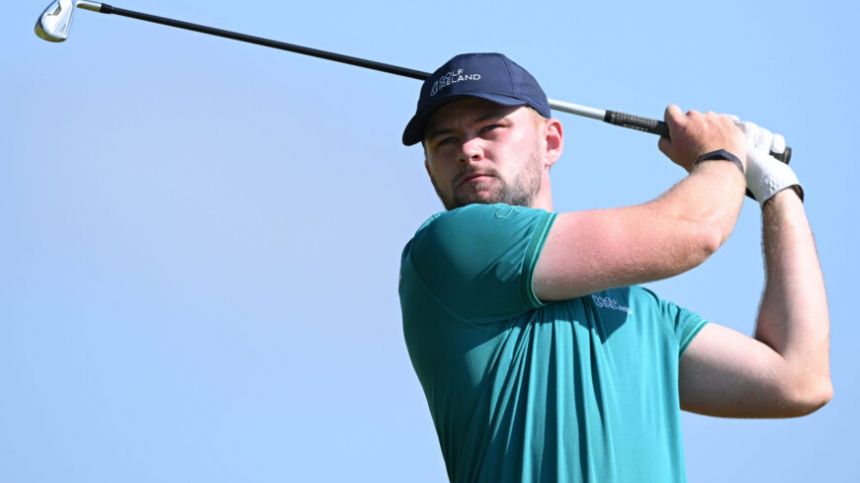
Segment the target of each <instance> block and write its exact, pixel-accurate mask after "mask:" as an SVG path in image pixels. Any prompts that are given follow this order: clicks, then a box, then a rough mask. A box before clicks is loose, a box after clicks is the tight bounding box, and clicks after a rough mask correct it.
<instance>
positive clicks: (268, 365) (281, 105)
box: [0, 0, 860, 483]
mask: <svg viewBox="0 0 860 483" xmlns="http://www.w3.org/2000/svg"><path fill="white" fill-rule="evenodd" d="M46 5H47V1H46V0H45V1H42V0H40V1H38V2H33V1H27V2H12V3H10V4H8V5H6V7H5V9H4V10H5V11H4V14H3V15H2V16H0V27H2V28H0V40H2V44H0V45H2V46H3V47H2V48H0V65H2V66H3V70H2V72H3V74H2V76H0V86H2V89H0V113H2V115H0V268H2V271H0V388H2V393H0V483H42V482H46V483H47V482H57V481H62V482H65V483H72V482H81V483H83V482H86V483H97V482H105V483H107V482H117V481H122V482H126V483H133V482H152V481H158V482H162V483H166V482H189V481H201V482H202V481H206V482H238V481H243V482H244V481H253V482H285V481H326V482H327V481H361V482H402V481H410V482H438V481H444V480H445V470H444V464H443V462H442V458H441V453H440V451H439V447H438V443H437V441H436V435H435V432H434V430H433V427H432V421H431V420H430V414H429V411H428V409H427V407H426V403H425V400H424V395H423V393H422V391H421V387H420V385H419V384H418V381H417V379H416V378H415V375H414V373H413V371H412V367H411V365H410V362H409V358H408V355H407V353H406V348H405V344H404V341H403V334H402V329H401V321H400V308H399V301H398V297H397V280H398V268H399V257H400V252H401V249H402V247H403V245H404V244H405V243H406V241H407V240H408V239H409V238H410V237H411V236H412V234H413V233H414V231H415V230H416V229H417V228H418V226H419V225H420V224H421V223H422V222H423V221H424V220H425V219H426V218H427V217H429V216H430V215H431V214H433V213H434V212H436V211H438V210H440V209H441V204H440V203H439V202H438V200H437V199H436V197H435V193H434V192H433V189H432V187H431V185H430V183H429V182H428V180H427V179H426V174H425V172H424V168H423V166H422V161H423V156H422V152H421V149H420V148H419V147H412V148H406V147H404V146H402V145H401V144H400V136H401V133H402V129H403V127H404V126H405V123H406V122H407V120H408V119H409V117H410V116H411V114H412V112H413V110H414V108H415V101H416V99H417V94H418V89H419V87H420V83H419V82H418V81H415V80H411V79H406V78H400V77H396V76H393V75H388V74H382V73H379V72H373V71H369V70H364V69H359V68H356V67H350V66H345V65H341V64H336V63H332V62H328V61H323V60H318V59H313V58H308V57H303V56H299V55H296V54H291V53H286V52H280V51H276V50H271V49H266V48H263V47H258V46H252V45H248V44H242V43H239V42H233V41H229V40H225V39H219V38H214V37H209V36H205V35H201V34H197V33H191V32H185V31H180V30H176V29H169V28H166V27H161V26H157V25H153V24H147V23H143V22H139V21H134V20H131V19H126V18H122V17H110V16H105V15H100V14H96V13H93V12H86V11H78V12H77V13H76V17H75V22H74V25H73V26H72V30H71V33H70V37H69V40H68V41H66V42H65V43H63V44H59V45H52V44H49V43H47V42H44V41H42V40H40V39H38V38H37V37H36V36H35V35H34V34H33V24H34V22H35V20H36V18H37V16H38V15H39V14H40V13H41V12H42V10H43V9H44V8H45V6H46ZM285 5H286V4H284V3H283V2H272V1H251V2H243V3H236V2H202V1H197V2H192V1H148V2H144V1H142V0H127V1H126V0H124V1H123V3H116V6H118V7H123V8H127V9H131V10H140V11H144V12H148V13H152V14H156V15H162V16H167V17H173V18H178V19H183V20H187V21H191V22H197V23H202V24H207V25H211V26H215V27H221V28H225V29H231V30H236V31H239V32H244V33H249V34H253V35H259V36H263V37H271V38H275V39H279V40H283V41H286V42H292V43H297V44H301V45H306V46H310V47H315V48H319V49H327V50H332V51H336V52H341V53H344V54H349V55H354V56H359V57H367V58H371V59H374V60H378V61H382V62H388V63H392V64H397V65H402V66H406V67H410V68H414V69H418V70H425V71H431V70H433V69H435V68H436V67H437V66H438V65H439V64H441V63H442V62H444V61H445V60H447V59H448V58H450V57H451V56H453V55H455V54H457V53H460V52H470V51H499V52H504V53H506V54H508V55H509V56H510V57H511V58H512V59H514V60H515V61H517V62H518V63H520V64H522V65H523V66H524V67H526V68H527V69H529V70H530V71H531V72H532V74H534V75H535V77H537V78H538V79H539V80H540V81H541V83H542V85H543V87H544V89H545V90H546V92H547V93H548V95H549V96H550V97H552V98H556V99H561V100H566V101H570V102H575V103H580V104H586V105H592V106H595V107H600V108H606V109H617V110H623V111H626V112H630V113H634V114H639V115H644V116H650V117H661V116H662V112H663V109H664V108H665V106H666V105H667V104H669V103H676V104H679V105H680V106H681V107H682V108H683V109H693V108H695V109H699V110H714V111H719V112H729V113H733V114H736V115H738V116H740V117H741V118H743V119H749V120H752V121H754V122H757V123H759V124H761V125H764V126H766V127H768V128H771V129H772V130H774V131H777V132H781V133H782V134H784V135H785V136H786V139H787V140H788V143H789V144H790V145H791V146H792V147H793V148H794V157H793V159H792V166H794V168H795V170H796V172H797V174H798V176H799V177H800V179H801V181H802V182H803V183H804V187H805V191H806V196H807V198H806V206H807V210H808V214H809V217H810V219H811V222H812V225H813V230H814V232H815V234H816V240H817V246H818V250H819V253H820V255H821V261H822V265H823V269H824V274H825V278H826V281H827V285H828V295H829V300H830V309H831V322H832V327H831V334H832V342H831V346H832V351H831V359H832V361H831V363H832V375H833V383H834V387H835V397H834V399H833V401H832V402H831V403H830V404H829V405H828V406H826V407H825V408H823V409H821V410H820V411H819V412H817V413H815V414H813V415H812V416H809V417H805V418H800V419H794V420H772V421H748V420H725V419H716V418H708V417H701V416H696V415H690V414H685V415H684V418H683V425H684V438H685V451H686V459H687V474H688V478H689V480H690V481H691V482H725V481H732V482H734V483H746V482H763V481H780V482H806V481H830V482H851V481H860V469H858V466H857V465H856V463H855V461H854V460H855V459H856V454H857V447H858V443H857V433H858V430H860V416H858V411H857V409H856V408H857V400H858V397H860V384H858V377H857V374H856V372H857V368H858V365H860V351H857V350H856V348H855V345H856V341H857V340H858V339H860V329H858V324H857V323H856V319H857V317H856V315H855V312H856V309H852V308H851V307H852V305H851V304H852V302H851V299H852V298H853V297H854V296H853V295H852V292H853V289H854V288H855V287H856V281H855V279H853V278H851V277H852V275H853V273H854V272H855V271H857V268H858V264H857V256H856V247H857V246H858V244H860V230H858V227H857V219H858V214H857V202H856V200H855V199H854V194H853V190H852V187H853V186H855V185H856V184H857V182H858V181H860V179H858V168H857V163H856V161H855V160H854V158H855V157H856V155H855V154H854V152H855V148H854V146H853V141H854V140H855V139H856V138H857V132H858V130H857V122H856V117H855V116H856V113H857V112H858V111H860V109H858V108H860V103H858V96H857V90H856V86H857V85H860V76H858V64H857V61H856V58H857V54H856V49H857V46H858V45H860V35H858V34H857V33H856V29H855V25H854V24H855V19H856V18H857V15H858V7H857V6H856V4H854V3H852V2H848V1H847V0H842V1H835V2H826V3H824V2H814V3H813V2H804V3H793V2H788V3H786V2H777V1H762V2H755V3H754V4H749V3H747V2H743V1H741V0H727V1H724V2H711V3H707V4H705V5H701V4H699V3H694V2H681V1H669V2H651V3H643V2H603V3H601V2H559V1H555V0H551V1H547V2H540V3H539V4H536V5H540V7H539V8H537V7H534V6H533V7H525V6H524V5H525V4H524V3H520V2H510V1H499V2H470V3H464V4H456V7H453V6H451V5H447V4H440V3H438V2H433V3H425V4H418V3H415V4H413V3H409V2H396V1H383V2H344V3H342V4H341V3H335V4H332V3H330V2H298V3H297V4H294V3H292V2H291V3H290V5H289V7H287V6H285ZM558 117H559V118H560V119H561V120H562V122H563V123H564V125H565V129H566V151H565V155H564V157H563V159H562V160H561V161H560V162H559V163H558V165H557V166H556V167H555V168H553V183H554V184H553V187H554V190H553V191H554V195H555V207H556V209H557V210H561V211H566V210H578V209H586V208H595V207H610V206H621V205H627V204H633V203H640V202H644V201H646V200H649V199H652V198H654V197H656V196H658V195H659V194H660V193H661V192H663V191H664V190H666V189H667V188H668V187H670V186H671V185H672V184H673V183H675V182H677V181H678V180H680V179H681V177H682V175H683V172H682V170H681V169H680V168H678V167H677V166H675V165H673V164H672V163H671V162H669V161H668V160H667V159H665V158H664V157H663V156H662V155H661V154H660V153H659V151H658V150H657V148H656V144H657V139H656V138H655V137H654V136H652V135H649V134H644V133H639V132H634V131H630V130H626V129H621V128H617V127H613V126H609V125H605V124H603V123H600V122H597V121H593V120H588V119H582V118H576V117H573V116H571V115H568V114H564V113H559V114H558ZM631 242H632V241H631ZM762 284H763V273H762V258H761V252H760V220H759V209H758V206H757V204H755V203H754V202H752V201H748V202H747V203H746V204H745V206H744V208H743V213H742V215H741V218H740V220H739V222H738V225H737V228H736V230H735V233H734V234H733V236H732V238H731V239H730V240H729V241H728V242H727V243H726V244H725V246H724V247H723V248H722V249H721V250H720V251H719V252H718V253H717V254H716V255H715V256H714V257H712V258H711V259H710V260H709V261H707V262H706V263H705V264H704V265H702V266H701V267H699V268H696V269H695V270H693V271H691V272H689V273H686V274H684V275H682V276H679V277H677V278H674V279H671V280H666V281H661V282H658V283H654V284H649V285H648V286H649V287H650V288H652V289H654V290H655V291H656V292H657V293H659V294H660V295H661V296H662V297H664V298H667V299H669V300H673V301H675V302H677V303H678V304H680V305H683V306H685V307H688V308H690V309H692V310H694V311H696V312H698V313H700V314H702V315H704V316H705V317H707V318H709V319H711V320H713V321H716V322H719V323H722V324H725V325H728V326H730V327H733V328H735V329H737V330H740V331H742V332H744V333H751V332H752V330H753V320H754V316H755V312H756V309H757V305H758V302H759V298H760V294H761V288H762Z"/></svg>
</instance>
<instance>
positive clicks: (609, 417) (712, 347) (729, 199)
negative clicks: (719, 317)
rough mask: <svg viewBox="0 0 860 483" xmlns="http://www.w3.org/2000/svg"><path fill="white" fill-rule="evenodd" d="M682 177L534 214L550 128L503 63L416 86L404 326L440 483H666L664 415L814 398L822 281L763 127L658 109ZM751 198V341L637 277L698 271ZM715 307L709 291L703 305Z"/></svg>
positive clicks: (673, 463) (755, 412) (786, 411)
mask: <svg viewBox="0 0 860 483" xmlns="http://www.w3.org/2000/svg"><path fill="white" fill-rule="evenodd" d="M665 120H666V123H667V124H668V126H669V132H670V139H661V140H660V142H659V148H660V150H661V151H662V152H663V153H665V154H666V155H667V156H668V157H669V158H670V159H671V160H672V161H673V162H675V163H676V164H678V165H679V166H681V167H682V168H684V169H685V170H686V171H687V172H688V176H687V177H686V178H685V179H684V180H682V181H681V182H680V183H678V184H677V185H675V186H673V187H672V188H670V189H669V190H668V191H666V192H665V193H664V194H663V195H662V196H660V197H659V198H657V199H655V200H653V201H649V202H646V203H643V204H641V205H636V206H630V207H624V208H615V209H607V210H594V211H581V212H569V213H555V212H553V211H552V209H553V207H552V196H551V184H550V176H549V172H550V168H551V167H552V166H553V164H555V162H556V161H557V160H558V159H559V157H560V156H561V153H562V150H563V147H564V142H563V140H564V136H563V129H562V125H561V123H560V122H559V121H558V120H556V119H552V118H551V116H550V109H549V106H548V104H547V100H546V96H545V94H544V93H543V91H542V89H541V88H540V86H539V85H538V84H537V82H536V81H535V79H534V78H533V77H532V76H531V75H530V74H529V73H528V72H526V71H525V70H524V69H523V68H522V67H520V66H519V65H517V64H516V63H514V62H512V61H510V60H509V59H507V58H506V57H504V56H502V55H500V54H464V55H459V56H456V57H454V58H453V59H451V60H450V61H449V62H447V63H446V64H444V65H443V66H442V67H440V68H439V69H438V70H437V71H436V72H434V74H433V75H431V76H430V77H429V78H428V79H427V81H426V82H425V83H424V85H423V87H422V89H421V95H420V98H419V101H418V108H417V111H416V114H415V116H414V117H413V118H412V120H411V121H410V122H409V124H408V126H407V127H406V130H405V131H404V135H403V142H404V144H406V145H412V144H416V143H418V142H422V144H423V147H424V152H425V156H426V161H425V165H426V169H427V173H428V174H429V176H430V180H431V181H432V183H433V186H434V187H435V189H436V192H437V193H438V195H439V197H440V199H441V200H442V202H443V204H444V206H445V208H446V209H447V210H448V211H446V212H444V213H440V214H437V215H436V216H434V217H432V218H431V219H430V220H428V221H427V222H426V223H425V224H424V225H423V226H422V227H421V228H420V229H419V230H418V232H417V233H416V234H415V237H414V238H413V239H412V240H411V241H410V242H409V243H408V244H407V246H406V248H405V249H404V252H403V258H402V265H401V283H400V296H401V306H402V311H403V329H404V336H405V339H406V343H407V347H408V349H409V354H410V358H411V360H412V364H413V366H414V368H415V371H416V373H417V375H418V378H419V380H420V382H421V385H422V387H423V389H424V392H425V395H426V397H427V402H428V404H429V406H430V412H431V415H432V417H433V422H434V424H435V427H436V431H437V433H438V436H439V442H440V445H441V447H442V453H443V456H444V459H445V463H446V466H447V469H448V476H449V478H450V479H451V481H455V482H471V481H487V482H506V481H527V482H532V481H547V482H556V481H558V482H572V481H599V482H613V481H618V482H633V481H643V482H644V481H648V482H678V481H685V471H684V461H683V448H682V441H681V433H680V414H679V408H683V409H686V410H689V411H693V412H697V413H701V414H709V415H716V416H728V417H792V416H800V415H804V414H808V413H810V412H812V411H814V410H816V409H817V408H819V407H821V406H822V405H824V404H826V403H827V402H828V401H829V399H830V397H831V392H832V389H831V385H830V377H829V362H828V337H829V336H828V330H829V329H828V325H829V320H828V313H827V303H826V297H825V293H824V285H823V280H822V275H821V272H820V269H819V264H818V259H817V255H816V253H815V248H814V245H813V240H812V235H811V232H810V229H809V226H808V223H807V221H806V218H805V214H804V209H803V204H802V194H803V192H802V190H801V188H800V185H799V183H798V181H797V178H796V176H795V175H794V173H793V172H792V171H791V169H790V168H789V167H788V166H787V165H785V164H783V163H780V162H779V161H777V160H776V159H775V158H773V157H771V156H770V154H769V153H770V151H771V149H775V150H777V151H778V150H779V149H784V141H783V140H782V138H781V137H780V136H778V135H772V134H771V133H770V132H769V131H767V130H765V129H762V128H760V127H758V126H756V125H754V124H751V123H744V124H742V125H741V126H742V128H743V129H741V128H739V127H738V125H737V123H736V122H735V120H733V119H731V118H729V117H727V116H720V115H716V114H713V113H707V114H701V113H698V112H695V111H690V112H688V113H686V114H684V113H682V112H681V111H680V110H679V109H678V108H677V107H675V106H670V107H669V108H667V110H666V115H665ZM747 187H749V189H750V190H751V191H752V193H753V194H754V195H755V197H756V199H757V200H758V201H759V202H760V204H761V207H762V212H763V224H764V251H765V260H766V270H767V284H766V287H765V291H764V296H763V300H762V303H761V307H760V310H759V314H758V319H757V327H756V333H755V338H752V337H747V336H744V335H741V334H739V333H737V332H735V331H733V330H731V329H728V328H725V327H722V326H720V325H717V324H715V323H711V322H706V321H705V319H703V318H702V317H700V316H699V315H697V314H695V313H693V312H691V311H688V310H686V309H684V308H681V307H679V306H677V305H675V304H673V303H671V302H668V301H666V300H663V299H660V298H659V297H658V296H657V295H655V294H654V293H652V292H650V291H648V290H647V289H644V288H642V287H639V286H638V285H637V284H640V283H645V282H649V281H653V280H659V279H663V278H666V277H671V276H674V275H678V274H680V273H683V272H685V271H687V270H690V269H691V268H693V267H695V266H697V265H699V264H701V263H702V262H703V261H704V260H705V259H706V258H707V257H708V256H710V255H711V254H712V253H714V252H715V251H716V250H717V249H718V248H719V247H720V246H721V245H722V244H723V242H724V241H725V240H726V239H727V238H728V236H729V234H730V233H731V231H732V229H733V227H734V224H735V221H736V219H737V216H738V213H739V211H740V208H741V205H742V203H743V199H744V191H745V189H746V188H747ZM715 296H719V294H715Z"/></svg>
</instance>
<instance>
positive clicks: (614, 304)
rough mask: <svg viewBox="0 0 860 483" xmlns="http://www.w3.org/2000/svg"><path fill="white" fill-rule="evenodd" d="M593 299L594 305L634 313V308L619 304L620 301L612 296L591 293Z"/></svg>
mask: <svg viewBox="0 0 860 483" xmlns="http://www.w3.org/2000/svg"><path fill="white" fill-rule="evenodd" d="M591 300H594V305H596V306H598V307H600V308H601V309H612V310H618V311H619V312H625V313H627V314H631V315H632V314H633V309H631V308H630V307H625V306H624V305H621V304H619V303H618V301H617V300H615V299H614V298H612V297H601V296H600V295H597V294H591Z"/></svg>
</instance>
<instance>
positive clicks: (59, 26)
mask: <svg viewBox="0 0 860 483" xmlns="http://www.w3.org/2000/svg"><path fill="white" fill-rule="evenodd" d="M75 7H79V8H82V9H84V10H89V11H92V12H98V13H104V14H114V15H121V16H123V17H129V18H134V19H138V20H144V21H146V22H152V23H157V24H161V25H167V26H169V27H177V28H181V29H185V30H191V31H194V32H200V33H204V34H209V35H215V36H218V37H225V38H228V39H233V40H239V41H242V42H248V43H252V44H257V45H262V46H265V47H271V48H275V49H280V50H286V51H289V52H294V53H297V54H303V55H309V56H312V57H317V58H321V59H326V60H332V61H335V62H340V63H344V64H349V65H354V66H358V67H364V68H367V69H373V70H378V71H381V72H387V73H389V74H396V75H400V76H404V77H411V78H413V79H418V80H424V79H426V78H427V77H429V76H430V73H429V72H422V71H418V70H413V69H407V68H404V67H399V66H396V65H391V64H384V63H381V62H375V61H372V60H366V59H361V58H358V57H351V56H348V55H342V54H337V53H333V52H327V51H324V50H318V49H312V48H309V47H303V46H300V45H295V44H288V43H286V42H280V41H277V40H271V39H266V38H263V37H255V36H252V35H246V34H241V33H237V32H231V31H229V30H222V29H217V28H213V27H207V26H205V25H198V24H194V23H189V22H183V21H181V20H173V19H170V18H165V17H158V16H155V15H150V14H146V13H140V12H135V11H132V10H125V9H122V8H117V7H114V6H111V5H108V4H106V3H97V2H90V1H86V0H54V2H52V3H51V4H50V5H48V8H46V9H45V11H44V12H43V13H42V15H41V16H39V20H38V21H37V22H36V35H38V36H39V37H41V38H43V39H45V40H47V41H50V42H62V41H64V40H66V39H67V38H68V36H69V28H70V27H71V24H72V16H73V14H74V10H75ZM549 105H550V107H551V108H552V109H554V110H557V111H561V112H567V113H569V114H575V115H577V116H583V117H588V118H591V119H597V120H600V121H604V122H607V123H610V124H614V125H616V126H622V127H626V128H630V129H636V130H639V131H645V132H649V133H653V134H659V135H660V136H663V137H669V128H668V126H667V125H666V123H665V122H663V121H659V120H657V119H650V118H647V117H641V116H636V115H633V114H627V113H624V112H618V111H608V110H603V109H597V108H594V107H588V106H583V105H579V104H574V103H571V102H565V101H558V100H555V99H549ZM771 155H772V156H774V157H776V158H777V159H779V160H780V161H782V162H784V163H788V162H789V161H790V160H791V148H790V147H788V146H786V147H785V151H784V152H783V153H771Z"/></svg>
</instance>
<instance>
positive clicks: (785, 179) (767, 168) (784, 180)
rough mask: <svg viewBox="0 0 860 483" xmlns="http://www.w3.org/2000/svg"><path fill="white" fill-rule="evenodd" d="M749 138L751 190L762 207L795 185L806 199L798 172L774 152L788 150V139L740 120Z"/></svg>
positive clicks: (748, 182)
mask: <svg viewBox="0 0 860 483" xmlns="http://www.w3.org/2000/svg"><path fill="white" fill-rule="evenodd" d="M738 127H740V128H741V131H743V132H744V134H745V135H746V138H747V171H746V178H747V189H749V190H750V192H752V194H753V196H755V199H756V200H757V201H758V202H759V204H760V205H761V206H764V204H765V202H766V201H767V200H769V199H771V198H772V197H773V195H775V194H777V193H779V192H780V191H782V190H784V189H786V188H791V187H794V188H795V191H797V195H798V196H800V199H801V200H802V199H803V187H802V186H800V181H798V179H797V175H796V174H794V171H793V170H792V169H791V168H790V167H789V166H788V165H787V164H785V163H783V162H782V161H780V160H778V159H776V158H774V157H773V156H771V155H770V153H775V154H782V153H783V152H785V138H784V137H782V135H781V134H774V133H772V132H770V131H768V130H767V129H765V128H763V127H761V126H758V125H756V124H754V123H752V122H739V123H738Z"/></svg>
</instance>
